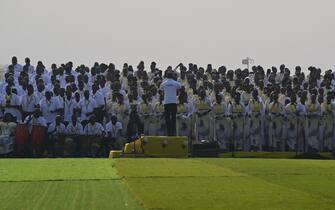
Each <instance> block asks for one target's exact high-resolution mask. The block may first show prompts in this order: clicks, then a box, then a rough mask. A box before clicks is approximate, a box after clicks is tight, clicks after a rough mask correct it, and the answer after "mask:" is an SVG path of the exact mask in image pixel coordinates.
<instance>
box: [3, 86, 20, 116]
mask: <svg viewBox="0 0 335 210" xmlns="http://www.w3.org/2000/svg"><path fill="white" fill-rule="evenodd" d="M2 107H4V108H5V111H4V114H6V113H9V114H11V115H12V116H13V117H15V118H16V122H21V120H22V117H21V112H20V108H21V101H20V98H19V96H17V95H16V94H14V93H13V92H12V88H11V87H10V86H7V87H6V94H5V95H4V96H3V99H2Z"/></svg>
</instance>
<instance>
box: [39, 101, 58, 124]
mask: <svg viewBox="0 0 335 210" xmlns="http://www.w3.org/2000/svg"><path fill="white" fill-rule="evenodd" d="M40 106H41V111H42V114H43V116H44V118H45V120H46V122H47V123H52V122H53V121H54V120H55V118H56V116H57V113H51V112H54V111H56V110H58V108H59V105H58V100H57V99H55V98H51V99H50V101H48V100H47V99H46V98H44V99H42V100H41V102H40Z"/></svg>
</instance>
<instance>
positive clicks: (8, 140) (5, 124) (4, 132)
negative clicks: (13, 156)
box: [0, 113, 17, 154]
mask: <svg viewBox="0 0 335 210" xmlns="http://www.w3.org/2000/svg"><path fill="white" fill-rule="evenodd" d="M16 125H17V124H16V123H15V119H14V117H13V116H12V115H11V114H9V113H6V114H5V116H4V118H3V121H1V122H0V146H2V148H3V150H2V151H0V154H8V153H10V152H12V151H13V149H14V146H13V143H14V138H15V128H16Z"/></svg>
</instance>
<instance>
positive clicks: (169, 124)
mask: <svg viewBox="0 0 335 210" xmlns="http://www.w3.org/2000/svg"><path fill="white" fill-rule="evenodd" d="M165 77H166V80H164V81H163V82H162V84H161V85H160V89H161V90H163V91H164V101H163V104H164V115H165V123H166V130H167V136H174V135H176V114H177V94H178V90H179V89H180V88H181V84H180V83H179V82H177V81H175V80H174V79H173V78H174V75H173V71H167V72H166V76H165Z"/></svg>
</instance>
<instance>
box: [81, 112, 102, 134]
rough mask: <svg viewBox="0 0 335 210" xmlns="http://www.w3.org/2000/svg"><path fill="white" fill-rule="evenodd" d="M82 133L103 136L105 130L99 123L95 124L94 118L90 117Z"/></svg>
mask: <svg viewBox="0 0 335 210" xmlns="http://www.w3.org/2000/svg"><path fill="white" fill-rule="evenodd" d="M84 133H85V134H86V135H90V136H104V134H105V129H104V127H103V126H102V125H101V123H98V122H96V118H95V116H91V117H90V120H89V123H88V124H87V125H86V126H85V128H84Z"/></svg>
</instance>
